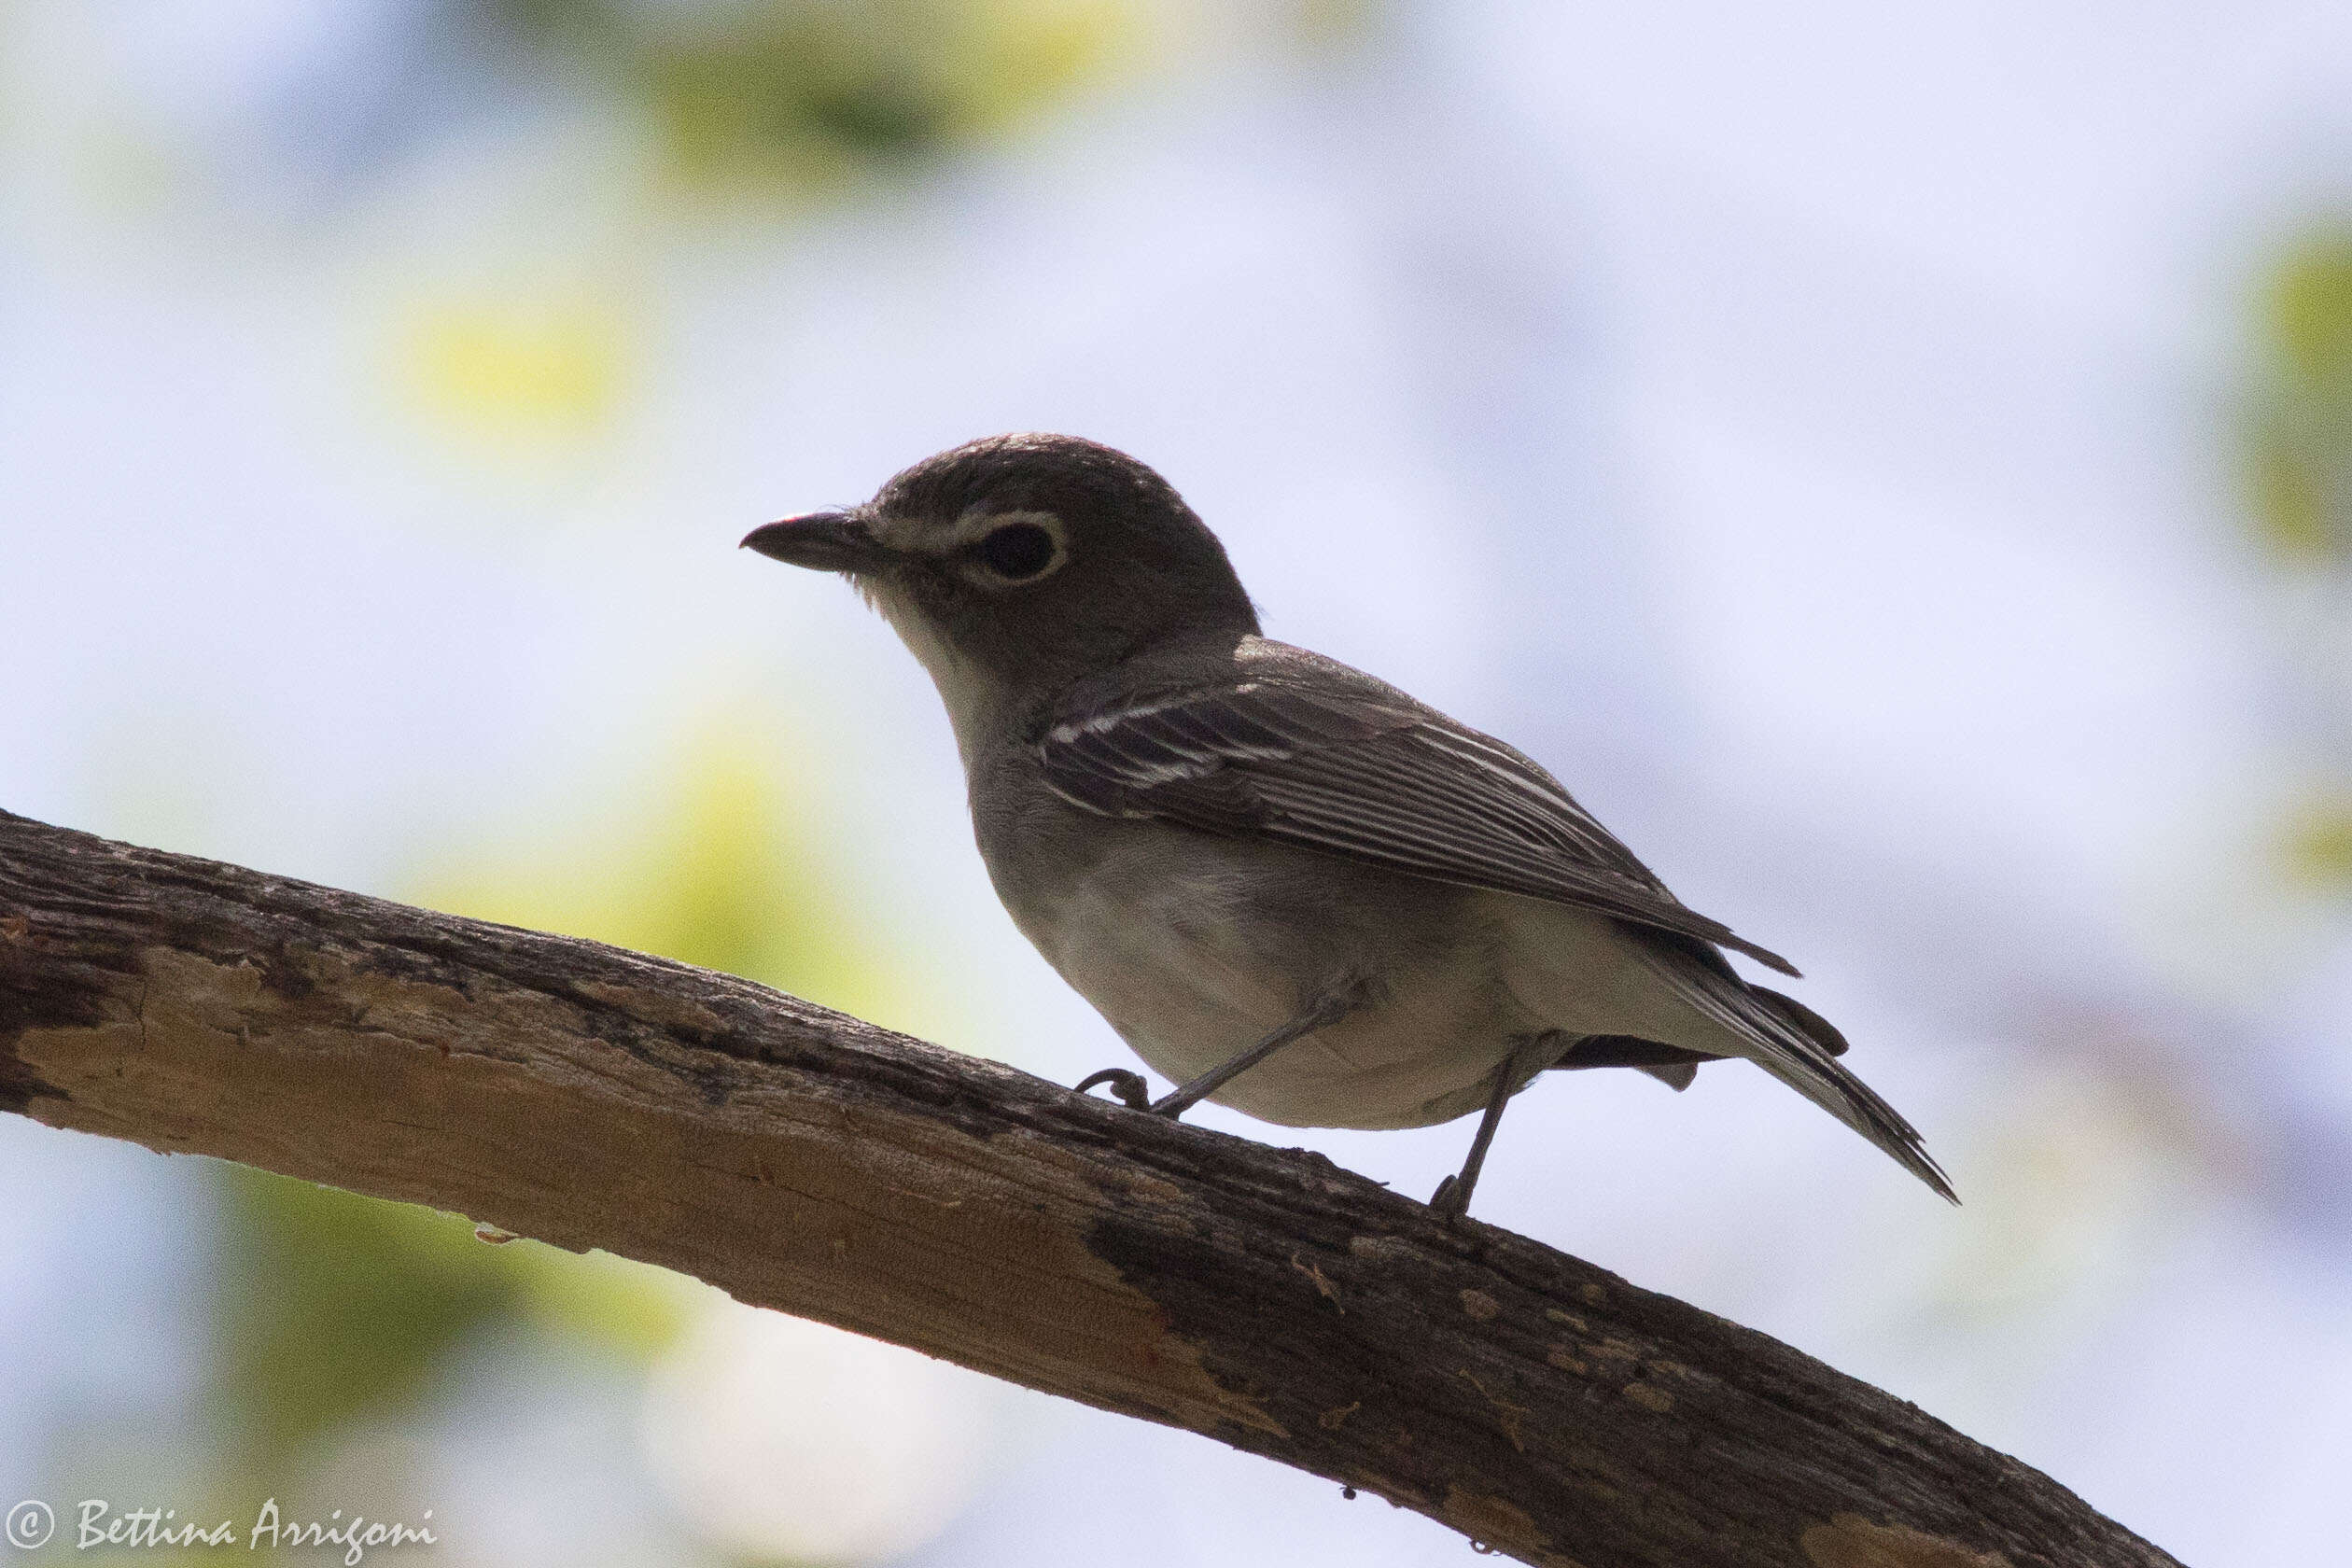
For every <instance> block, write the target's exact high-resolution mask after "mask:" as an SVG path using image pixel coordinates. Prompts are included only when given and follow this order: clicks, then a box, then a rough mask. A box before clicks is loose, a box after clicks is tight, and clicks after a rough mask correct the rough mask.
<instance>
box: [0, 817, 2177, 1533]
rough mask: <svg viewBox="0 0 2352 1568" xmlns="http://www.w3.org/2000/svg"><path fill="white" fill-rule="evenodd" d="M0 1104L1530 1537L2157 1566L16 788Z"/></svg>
mask: <svg viewBox="0 0 2352 1568" xmlns="http://www.w3.org/2000/svg"><path fill="white" fill-rule="evenodd" d="M0 1108H5V1109H7V1110H9V1111H14V1112H16V1113H21V1114H23V1115H27V1116H30V1117H32V1118H34V1119H35V1120H36V1121H40V1122H43V1123H46V1124H48V1125H49V1126H51V1127H71V1128H76V1129H78V1130H81V1131H85V1132H95V1133H101V1134H104V1135H105V1136H107V1137H111V1138H121V1139H128V1140H131V1141H134V1142H138V1143H142V1144H145V1145H147V1147H149V1148H153V1149H160V1150H163V1151H166V1152H171V1153H184V1154H204V1155H216V1156H217V1157H219V1158H223V1159H231V1160H238V1161H242V1162H244V1163H245V1164H248V1165H254V1166H259V1167H260V1168H262V1169H268V1170H274V1171H280V1172H283V1173H285V1174H287V1175H290V1176H298V1177H302V1178H305V1179H307V1180H310V1181H314V1182H322V1183H329V1184H331V1185H334V1186H338V1187H344V1188H348V1189H350V1190H352V1191H354V1192H360V1193H367V1194H371V1195H372V1196H375V1197H387V1198H396V1199H399V1200H402V1201H406V1202H412V1203H425V1204H430V1205H431V1206H433V1207H434V1208H437V1209H444V1210H454V1211H458V1212H460V1213H463V1214H466V1215H469V1216H470V1217H472V1218H474V1219H476V1220H479V1221H482V1222H484V1223H486V1224H489V1225H495V1226H497V1227H498V1228H499V1229H502V1230H507V1231H511V1232H513V1233H515V1234H517V1235H523V1236H531V1237H537V1238H539V1239H542V1240H545V1241H549V1242H552V1243H553V1244H554V1245H557V1246H560V1247H567V1248H571V1249H575V1250H578V1249H585V1248H589V1247H602V1248H604V1249H606V1250H607V1251H609V1252H613V1253H620V1254H623V1255H624V1256H628V1257H634V1258H641V1259H644V1260H645V1261H647V1262H650V1263H657V1264H660V1265H663V1266H664V1267H669V1268H675V1269H678V1270H679V1271H681V1272H683V1273H687V1274H692V1275H693V1276H695V1277H696V1278H698V1279H702V1280H707V1281H710V1282H711V1283H712V1284H715V1285H718V1286H720V1287H721V1288H722V1289H724V1290H726V1291H728V1292H729V1293H731V1294H732V1295H735V1296H736V1297H738V1298H740V1299H742V1300H744V1301H748V1302H752V1303H755V1304H757V1305H760V1306H764V1307H773V1308H776V1309H780V1310H783V1311H787V1312H792V1313H796V1314H798V1315H800V1316H803V1317H809V1318H816V1319H819V1320H822V1321H824V1322H826V1323H836V1324H839V1325H840V1326H842V1327H844V1328H848V1329H853V1330H855V1331H857V1332H858V1333H861V1334H868V1335H872V1336H874V1337H877V1338H881V1339H888V1340H890V1341H892V1342H894V1343H897V1344H901V1345H905V1346H910V1347H912V1348H913V1349H916V1350H918V1351H925V1352H926V1353H928V1354H931V1355H935V1356H941V1357H945V1359H947V1360H950V1361H954V1362H958V1363H959V1364H961V1365H966V1366H971V1367H975V1368H977V1369H979V1370H980V1371H983V1372H987V1373H991V1374H994V1375H995V1376H997V1377H1001V1378H1004V1379H1010V1380H1012V1381H1014V1382H1017V1383H1022V1384H1026V1385H1027V1386H1029V1387H1031V1388H1037V1389H1043V1390H1045V1391H1046V1392H1048V1393H1057V1394H1061V1395H1064V1396H1066V1397H1068V1398H1071V1399H1077V1400H1083V1401H1084V1402H1085V1403H1086V1404H1089V1405H1094V1406H1098V1407H1101V1408H1104V1409H1108V1410H1116V1411H1119V1412H1121V1413H1123V1414H1127V1415H1131V1416H1137V1417H1140V1418H1141V1419H1143V1420H1146V1421H1160V1422H1163V1423H1166V1424H1168V1425H1170V1426H1180V1427H1184V1428H1187V1429H1189V1430H1192V1431H1195V1432H1199V1433H1202V1434H1205V1435H1209V1436H1212V1437H1215V1438H1217V1439H1219V1440H1220V1441H1222V1442H1225V1443H1229V1444H1231V1445H1233V1446H1234V1447H1236V1448H1239V1449H1246V1450H1248V1451H1250V1452H1252V1453H1257V1454H1263V1455H1265V1456H1267V1458H1270V1459H1275V1460H1279V1461H1281V1462H1282V1463H1286V1464H1292V1465H1295V1466H1297V1467H1299V1468H1301V1469H1304V1470H1308V1471H1311V1472H1312V1473H1314V1474H1316V1475H1319V1476H1323V1477H1328V1478H1330V1479H1332V1480H1334V1481H1337V1482H1340V1483H1342V1484H1344V1485H1347V1486H1351V1487H1354V1488H1357V1489H1359V1490H1361V1491H1369V1492H1374V1493H1377V1494H1378V1495H1379V1496H1382V1497H1385V1498H1388V1499H1390V1500H1391V1501H1393V1502H1395V1503H1398V1504H1401V1505H1404V1506H1406V1507H1408V1508H1412V1509H1415V1510H1417V1511H1419V1512H1421V1513H1423V1514H1426V1515H1428V1516H1430V1517H1431V1518H1433V1519H1438V1520H1440V1521H1442V1522H1444V1523H1446V1524H1448V1525H1450V1526H1452V1527H1453V1528H1455V1529H1457V1530H1459V1531H1461V1532H1463V1533H1464V1534H1467V1535H1469V1536H1471V1537H1473V1538H1475V1539H1477V1540H1480V1541H1483V1542H1486V1543H1488V1544H1490V1545H1491V1546H1493V1547H1497V1548H1498V1549H1500V1550H1502V1551H1505V1552H1507V1553H1509V1554H1511V1555H1513V1556H1515V1557H1517V1558H1519V1559H1520V1560H1521V1561H1527V1562H1531V1563H1542V1564H1559V1565H1563V1568H1564V1565H1571V1564H1580V1565H1582V1568H1667V1565H1669V1564H1672V1565H1673V1568H1734V1565H1737V1568H1759V1565H1781V1564H1787V1565H1791V1568H2028V1565H2050V1568H2056V1565H2060V1564H2066V1565H2093V1564H2095V1565H2102V1568H2105V1565H2114V1568H2125V1565H2132V1568H2150V1565H2155V1564H2166V1563H2172V1562H2173V1559H2172V1558H2170V1557H2168V1556H2166V1555H2165V1554H2164V1553H2163V1552H2162V1551H2159V1550H2158V1549H2156V1548H2155V1547H2151V1546H2149V1545H2148V1544H2147V1543H2146V1542H2144V1541H2141V1540H2140V1539H2139V1538H2138V1537H2136V1536H2135V1535H2133V1534H2132V1533H2129V1532H2128V1531H2125V1530H2123V1529H2122V1528H2121V1527H2120V1526H2118V1525H2116V1524H2114V1523H2112V1522H2110V1521H2109V1520H2107V1519H2104V1518H2102V1517H2100V1516H2099V1515H2098V1514H2096V1513H2094V1512H2093V1511H2092V1510H2091V1509H2090V1508H2089V1507H2088V1506H2086V1505H2084V1504H2083V1503H2082V1502H2081V1501H2080V1500H2079V1499H2078V1498H2077V1497H2075V1496H2074V1495H2073V1494H2072V1493H2071V1492H2069V1491H2066V1490H2065V1488H2063V1487H2061V1486H2059V1485H2057V1484H2056V1483H2055V1482H2053V1481H2051V1479H2049V1478H2048V1477H2045V1476H2042V1475H2040V1474H2039V1473H2037V1472H2036V1471H2034V1470H2032V1469H2029V1468H2028V1467H2026V1466H2025V1465H2023V1464H2020V1463H2017V1462H2016V1461H2014V1460H2011V1459H2009V1458H2007V1457H2005V1456H2003V1455H2001V1454H1998V1453H1995V1452H1993V1451H1992V1450H1991V1449H1985V1448H1982V1447H1981V1446H1979V1445H1978V1444H1976V1443H1973V1442H1971V1441H1969V1440H1968V1439H1967V1438H1966V1437H1964V1436H1962V1435H1959V1434H1958V1433H1956V1432H1953V1430H1952V1429H1951V1428H1949V1427H1947V1426H1945V1425H1944V1424H1942V1423H1941V1422H1939V1421H1936V1420H1934V1419H1933V1418H1931V1417H1929V1416H1927V1415H1925V1414H1924V1413H1923V1412H1921V1411H1920V1410H1918V1409H1916V1408H1915V1407H1911V1406H1910V1405H1907V1404H1905V1403H1903V1402H1902V1401H1900V1400H1897V1399H1895V1398H1893V1397H1891V1396H1890V1395H1887V1394H1885V1393H1881V1392H1879V1391H1878V1390H1876V1389H1873V1388H1871V1387H1869V1385H1867V1384H1864V1383H1860V1382H1857V1381H1855V1379H1851V1378H1848V1377H1845V1376H1843V1375H1842V1374H1841V1373H1839V1372H1836V1371H1834V1370H1832V1369H1830V1368H1829V1367H1827V1366H1825V1365H1822V1364H1820V1363H1819V1362H1816V1361H1813V1359H1811V1358H1810V1357H1807V1356H1804V1355H1801V1354H1799V1352H1797V1351H1793V1350H1791V1349H1789V1348H1788V1347H1787V1346H1785V1345H1782V1344H1780V1343H1779V1342H1777V1341H1775V1340H1773V1339H1771V1338H1768V1337H1765V1336H1763V1335H1760V1334H1757V1333H1754V1332H1752V1331H1750V1330H1748V1329H1744V1328H1742V1327H1740V1326H1739V1325H1737V1324H1735V1323H1728V1322H1725V1321H1724V1320H1723V1319H1720V1318H1716V1317H1713V1316H1710V1315H1709V1314H1707V1313H1705V1312H1702V1311H1700V1310H1698V1309H1695V1308H1692V1307H1689V1306H1686V1305H1685V1304H1683V1303H1682V1302H1679V1301H1676V1300H1673V1298H1671V1297H1668V1296H1662V1295H1655V1294H1653V1293H1651V1292H1648V1291H1645V1290H1642V1289H1640V1288H1638V1287H1636V1286H1634V1285H1631V1284H1629V1283H1627V1282H1626V1281H1623V1280H1620V1279H1618V1278H1617V1276H1615V1275H1613V1274H1610V1273H1607V1272H1605V1271H1604V1270H1602V1269H1599V1268H1596V1267H1592V1266H1591V1265H1589V1264H1587V1263H1583V1262H1580V1261H1578V1260H1577V1259H1575V1258H1573V1257H1568V1256H1565V1255H1563V1254H1561V1253H1555V1252H1552V1251H1550V1250H1548V1249H1547V1248H1544V1247H1542V1246H1539V1245H1537V1244H1536V1243H1534V1242H1533V1241H1529V1240H1527V1239H1524V1238H1522V1237H1519V1236H1515V1235H1512V1234H1510V1233H1508V1232H1505V1231H1502V1230H1498V1229H1495V1228H1493V1227H1492V1226H1489V1225H1480V1224H1477V1223H1476V1222H1472V1223H1469V1224H1466V1225H1462V1226H1460V1227H1459V1228H1449V1227H1448V1226H1447V1225H1445V1224H1443V1223H1442V1222H1441V1221H1439V1220H1438V1219H1437V1217H1436V1216H1435V1214H1434V1213H1433V1212H1432V1211H1430V1210H1429V1209H1427V1208H1426V1207H1425V1206H1423V1205H1422V1204H1421V1203H1418V1202H1415V1201H1413V1200H1411V1199H1409V1198H1406V1197H1400V1196H1398V1195H1395V1194H1393V1193H1391V1192H1389V1191H1387V1190H1386V1189H1385V1188H1382V1187H1379V1186H1377V1185H1375V1184H1374V1183H1370V1182H1367V1181H1365V1180H1364V1179H1362V1178H1360V1177H1357V1176H1353V1175H1351V1174H1349V1173H1347V1172H1344V1171H1341V1170H1339V1169H1337V1168H1336V1167H1333V1166H1332V1165H1331V1164H1330V1163H1329V1162H1327V1161H1325V1160H1323V1159H1322V1158H1321V1157H1320V1156H1316V1155H1308V1154H1305V1153H1303V1152H1301V1151H1297V1150H1281V1149H1275V1148H1271V1147H1268V1146H1267V1145H1264V1144H1260V1143H1255V1142H1252V1141H1247V1140H1244V1139H1239V1138H1233V1137H1229V1136H1226V1135H1225V1134H1221V1133H1215V1132H1210V1131H1207V1130H1204V1129H1202V1128H1198V1127H1185V1126H1181V1125H1177V1124H1171V1123H1169V1122H1165V1121H1162V1120H1160V1119H1158V1118H1155V1117H1152V1116H1148V1115H1144V1114H1141V1113H1136V1112H1132V1111H1128V1110H1127V1109H1125V1108H1123V1107H1120V1106H1118V1105H1115V1104H1113V1103H1112V1102H1110V1101H1107V1100H1100V1099H1085V1098H1082V1097H1080V1096H1077V1095H1073V1094H1071V1093H1069V1092H1068V1091H1066V1090H1064V1089H1061V1088H1059V1087H1057V1085H1052V1084H1048V1083H1045V1082H1043V1081H1042V1080H1039V1079H1037V1078H1033V1077H1031V1076H1029V1074H1027V1073H1024V1072H1019V1071H1015V1070H1013V1069H1011V1068H1008V1067H1003V1066H1001V1065H998V1064H996V1063H993V1062H987V1061H982V1060H977V1059H974V1058H972V1057H963V1056H959V1055H957V1054H955V1053H953V1052H950V1051H945V1050H943V1049H941V1048H939V1047H937V1046H933V1045H929V1044H925V1043H922V1042H919V1041H915V1040H910V1039H907V1038H905V1037H903V1036H901V1035H895V1034H891V1033H889V1032H888V1031H886V1030H883V1029H876V1028H875V1027H874V1026H872V1025H870V1024H865V1023H861V1022H860V1021H858V1020H857V1019H854V1018H850V1017H847V1016H844V1015H840V1014H837V1013H832V1012H829V1011H827V1010H825V1009H823V1008H819V1007H815V1006H812V1005H810V1004H809V1003H807V1002H805V1001H798V1000H795V999H794V998H791V997H788V996H784V995H781V994H779V993H777V992H776V991H772V990H769V989H766V988H765V987H760V986H755V985H752V984H750V983H749V982H747V981H743V980H738V979H735V978H733V977H731V976H728V975H723V974H717V973H708V972H707V971H703V970H697V969H692V968H689V967H687V966H685V965H681V964H675V963H670V962H666V961H665V960H663V959H653V958H648V957H645V956H643V955H641V954H636V953H629V952H623V951H621V950H619V949H617V948H612V947H607V946H603V945H599V944H596V943H592V942H581V941H577V940H573V939H571V938H567V937H559V936H551V935H545V934H541V933H537V932H532V931H517V930H514V929H511V928H510V927H505V926H497V925H491V924H488V923H485V922H483V921H479V920H466V919H458V918H455V917H451V916H446V915H436V914H432V913H429V912H427V911H425V910H420V909H413V908H409V907H406V906H404V905H400V904H396V903H385V902H383V901H381V900H376V899H371V898H363V897H360V896H358V895H357V894H353V893H346V892H338V891H335V890H333V889H326V888H319V887H315V886H312V885H310V884H307V883H302V882H296V881H291V880H288V879H287V878H283V877H273V876H267V875H261V874H259V873H257V872H252V871H246V870H243V869H241V868H238V867H235V866H228V865H221V864H217V863H215V862H211V861H200V860H195V859H191V858H189V857H187V856H180V855H172V854H166V853H162V852H161V851H156V850H149V849H140V848H133V847H129V846H125V845H119V844H113V843H109V842H106V841H105V840H102V839H97V838H92V837H91V836H89V835H87V834H83V833H71V832H67V831H64V830H62V829H57V828H51V827H46V826H43V825H41V824H39V823H35V822H32V821H28V820H26V819H23V818H21V817H13V816H10V815H8V814H7V813H5V812H0Z"/></svg>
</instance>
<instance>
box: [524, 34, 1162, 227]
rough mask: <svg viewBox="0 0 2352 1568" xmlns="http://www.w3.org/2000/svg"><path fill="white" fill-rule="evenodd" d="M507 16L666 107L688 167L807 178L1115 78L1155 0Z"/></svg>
mask: <svg viewBox="0 0 2352 1568" xmlns="http://www.w3.org/2000/svg"><path fill="white" fill-rule="evenodd" d="M496 8H497V10H499V11H501V12H502V13H503V15H504V18H505V20H506V21H507V22H508V24H509V25H510V26H511V27H512V28H513V29H515V30H516V31H518V32H519V33H521V34H522V35H524V36H525V37H526V38H529V39H531V40H533V41H535V42H537V43H539V44H540V45H541V46H543V47H547V48H550V49H556V50H559V51H561V52H563V53H565V54H567V55H568V56H569V57H571V58H572V59H573V60H575V61H576V62H578V63H581V64H584V65H586V66H587V67H589V68H590V69H591V70H592V71H594V72H595V73H596V74H597V75H598V76H599V77H603V78H604V79H605V80H606V81H607V82H608V83H609V85H610V86H612V87H613V88H615V89H616V90H618V91H621V92H622V93H623V94H624V95H625V96H628V97H632V98H636V99H637V100H639V101H641V102H642V103H644V104H646V105H648V106H650V107H651V109H652V111H653V113H654V115H655V117H656V119H657V121H658V122H659V123H660V125H661V126H662V128H663V130H664V133H665V140H666V143H667V146H668V147H669V150H670V153H671V155H672V157H673V159H674V161H675V163H676V166H677V168H678V169H679V173H680V175H682V176H683V177H685V178H687V179H688V180H690V181H692V182H695V183H704V184H713V183H715V184H727V185H745V184H751V185H759V184H781V185H783V186H786V187H791V188H799V189H807V188H815V187H825V186H830V185H833V184H835V183H838V182H841V181H844V180H847V179H849V178H852V177H854V176H855V175H857V173H858V172H859V171H860V169H861V167H865V166H871V165H874V164H876V163H888V162H903V161H913V160H917V159H922V158H926V157H930V156H934V155H937V154H940V153H944V152H946V151H949V150H952V149H953V148H954V147H957V146H959V145H961V144H965V143H969V142H971V141H973V140H975V139H978V138H981V137H984V136H987V135H988V134H991V133H996V132H999V131H1001V130H1003V129H1005V128H1007V127H1010V126H1013V125H1015V124H1017V123H1018V122H1020V121H1021V120H1023V119H1027V118H1029V117H1030V116H1032V115H1034V114H1036V113H1038V112H1039V111H1041V110H1043V109H1044V108H1046V107H1048V106H1050V105H1053V104H1055V103H1056V102H1057V101H1060V100H1061V99H1063V98H1065V97H1067V96H1069V95H1070V94H1071V92H1073V91H1076V90H1078V89H1079V88H1081V87H1083V86H1085V85H1087V84H1090V83H1099V82H1102V81H1105V80H1108V79H1111V78H1112V77H1115V76H1116V75H1117V74H1118V72H1119V70H1120V69H1121V67H1122V66H1123V65H1125V64H1126V63H1129V62H1131V61H1133V60H1134V59H1136V58H1137V57H1138V56H1140V54H1141V52H1143V50H1142V45H1143V43H1144V40H1145V38H1146V36H1147V35H1148V29H1147V26H1146V15H1145V12H1144V10H1143V8H1142V7H1141V6H1140V5H1139V4H1138V0H776V3H772V4H765V5H736V6H726V7H705V8H703V9H702V10H701V11H699V12H698V13H695V14H691V15H688V16H684V17H681V16H680V15H679V14H678V13H676V12H675V11H672V10H668V9H664V8H655V7H624V6H613V5H609V4H604V3H600V0H496Z"/></svg>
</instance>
